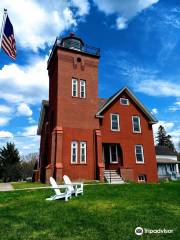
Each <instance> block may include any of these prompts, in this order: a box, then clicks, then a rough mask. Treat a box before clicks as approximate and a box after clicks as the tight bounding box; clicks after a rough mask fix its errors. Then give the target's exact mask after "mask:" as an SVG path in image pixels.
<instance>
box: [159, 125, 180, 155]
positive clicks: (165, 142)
mask: <svg viewBox="0 0 180 240" xmlns="http://www.w3.org/2000/svg"><path fill="white" fill-rule="evenodd" d="M156 140H157V145H158V146H165V147H168V148H169V149H171V150H172V151H176V149H175V147H174V143H173V142H172V140H171V136H170V135H167V133H166V130H165V129H164V127H163V126H161V125H160V126H159V128H158V132H157V136H156Z"/></svg>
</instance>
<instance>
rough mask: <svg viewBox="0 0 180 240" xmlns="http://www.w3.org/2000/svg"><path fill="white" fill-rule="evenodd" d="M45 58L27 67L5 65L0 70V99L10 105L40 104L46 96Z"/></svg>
mask: <svg viewBox="0 0 180 240" xmlns="http://www.w3.org/2000/svg"><path fill="white" fill-rule="evenodd" d="M46 67H47V56H46V57H45V58H38V59H34V60H33V62H32V63H31V64H29V65H27V66H20V65H17V64H9V65H5V66H4V67H3V68H2V69H1V70H0V98H1V99H4V100H6V101H7V102H10V103H16V104H18V103H26V104H29V103H30V104H36V103H40V102H41V100H42V99H43V98H47V96H48V74H47V70H46Z"/></svg>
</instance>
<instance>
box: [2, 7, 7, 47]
mask: <svg viewBox="0 0 180 240" xmlns="http://www.w3.org/2000/svg"><path fill="white" fill-rule="evenodd" d="M6 17H7V9H4V14H3V21H2V26H1V34H0V51H1V45H2V38H3V33H4V25H5V21H6Z"/></svg>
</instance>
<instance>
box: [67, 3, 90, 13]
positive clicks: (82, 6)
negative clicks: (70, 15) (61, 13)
mask: <svg viewBox="0 0 180 240" xmlns="http://www.w3.org/2000/svg"><path fill="white" fill-rule="evenodd" d="M71 3H72V5H73V6H74V7H76V8H77V9H78V12H77V14H78V15H79V16H83V15H86V14H88V12H89V9H90V5H89V2H88V0H71Z"/></svg>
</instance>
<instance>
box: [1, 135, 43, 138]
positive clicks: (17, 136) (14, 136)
mask: <svg viewBox="0 0 180 240" xmlns="http://www.w3.org/2000/svg"><path fill="white" fill-rule="evenodd" d="M36 136H38V135H13V136H9V137H8V136H4V137H0V138H19V137H20V138H21V137H36Z"/></svg>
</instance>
